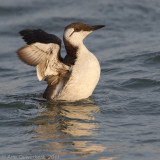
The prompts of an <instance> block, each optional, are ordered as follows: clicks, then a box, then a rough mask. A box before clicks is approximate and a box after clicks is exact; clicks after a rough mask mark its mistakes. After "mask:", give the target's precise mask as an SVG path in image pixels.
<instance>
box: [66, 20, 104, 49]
mask: <svg viewBox="0 0 160 160" xmlns="http://www.w3.org/2000/svg"><path fill="white" fill-rule="evenodd" d="M102 27H104V25H96V26H90V25H87V24H84V23H81V22H77V23H72V24H70V25H68V26H67V27H66V28H65V31H64V41H68V42H69V43H70V44H72V45H73V46H78V45H80V44H81V43H83V39H84V38H85V37H86V36H87V35H88V34H89V33H91V32H93V31H95V30H97V29H100V28H102Z"/></svg>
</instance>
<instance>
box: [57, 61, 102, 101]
mask: <svg viewBox="0 0 160 160" xmlns="http://www.w3.org/2000/svg"><path fill="white" fill-rule="evenodd" d="M99 78H100V66H99V62H98V61H97V59H94V61H91V60H89V61H82V63H81V62H78V63H76V64H75V66H73V70H72V74H71V77H70V79H69V80H68V82H67V84H66V85H65V87H64V88H63V90H62V92H61V93H60V95H59V96H58V97H57V99H61V100H71V101H73V100H79V99H84V98H88V97H89V96H90V95H91V94H92V92H93V91H94V89H95V87H96V85H97V83H98V81H99Z"/></svg>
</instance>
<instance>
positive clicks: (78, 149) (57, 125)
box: [32, 99, 105, 156]
mask: <svg viewBox="0 0 160 160" xmlns="http://www.w3.org/2000/svg"><path fill="white" fill-rule="evenodd" d="M44 105H47V106H46V110H45V111H42V112H41V113H40V116H38V117H36V118H35V119H32V120H33V123H34V124H36V125H37V126H38V127H37V128H36V129H35V132H36V135H37V138H40V139H42V140H43V141H45V144H44V145H43V147H44V148H45V150H46V151H49V152H54V153H57V154H59V155H61V154H76V155H79V156H88V155H92V154H96V153H100V152H103V151H104V150H105V147H104V146H102V145H100V144H96V138H95V136H96V135H97V134H98V131H97V129H98V123H97V122H96V120H95V117H94V114H95V113H96V112H99V107H98V106H96V105H94V104H93V103H92V101H91V100H89V99H88V100H85V101H80V102H76V103H64V102H57V103H55V102H49V103H48V104H40V106H39V107H40V108H41V107H44Z"/></svg>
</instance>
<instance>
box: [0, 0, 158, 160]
mask: <svg viewBox="0 0 160 160" xmlns="http://www.w3.org/2000/svg"><path fill="white" fill-rule="evenodd" d="M77 21H81V22H84V23H87V24H91V25H98V24H100V25H101V24H105V25H106V27H105V28H103V29H101V30H98V31H96V32H94V33H92V34H90V35H89V36H88V37H87V38H86V39H85V44H86V46H87V48H88V49H89V50H90V51H91V52H93V53H94V54H95V55H96V57H97V58H98V60H99V62H100V65H101V79H100V81H99V83H98V85H97V87H96V89H95V91H94V93H93V95H92V97H90V98H89V99H86V100H82V101H79V102H75V103H69V102H54V101H47V100H45V99H43V98H42V94H43V91H44V89H45V88H46V83H45V82H38V80H37V77H36V70H35V68H33V67H30V66H27V65H25V64H23V63H22V62H21V61H20V60H19V59H18V57H17V55H16V50H17V49H18V48H20V47H22V46H23V45H25V43H24V42H23V40H22V39H21V37H20V36H19V34H18V32H19V31H20V30H22V29H25V28H30V29H37V28H41V29H44V30H45V31H47V32H49V33H53V34H56V35H57V36H59V37H60V38H61V39H62V36H63V30H64V27H65V26H66V25H68V24H70V23H73V22H77ZM62 54H63V55H65V49H64V45H63V46H62ZM14 159H15V160H21V159H23V160H28V159H29V160H48V159H52V160H53V159H56V160H58V159H63V160H78V159H85V160H159V159H160V1H159V0H98V1H96V0H92V1H78V0H67V1H65V0H59V1H58V0H46V1H44V0H5V1H1V2H0V160H14Z"/></svg>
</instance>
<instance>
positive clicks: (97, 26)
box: [92, 25, 105, 31]
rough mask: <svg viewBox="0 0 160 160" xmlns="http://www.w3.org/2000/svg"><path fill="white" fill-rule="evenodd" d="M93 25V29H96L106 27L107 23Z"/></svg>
mask: <svg viewBox="0 0 160 160" xmlns="http://www.w3.org/2000/svg"><path fill="white" fill-rule="evenodd" d="M92 27H93V31H94V30H97V29H100V28H103V27H105V25H96V26H92Z"/></svg>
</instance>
